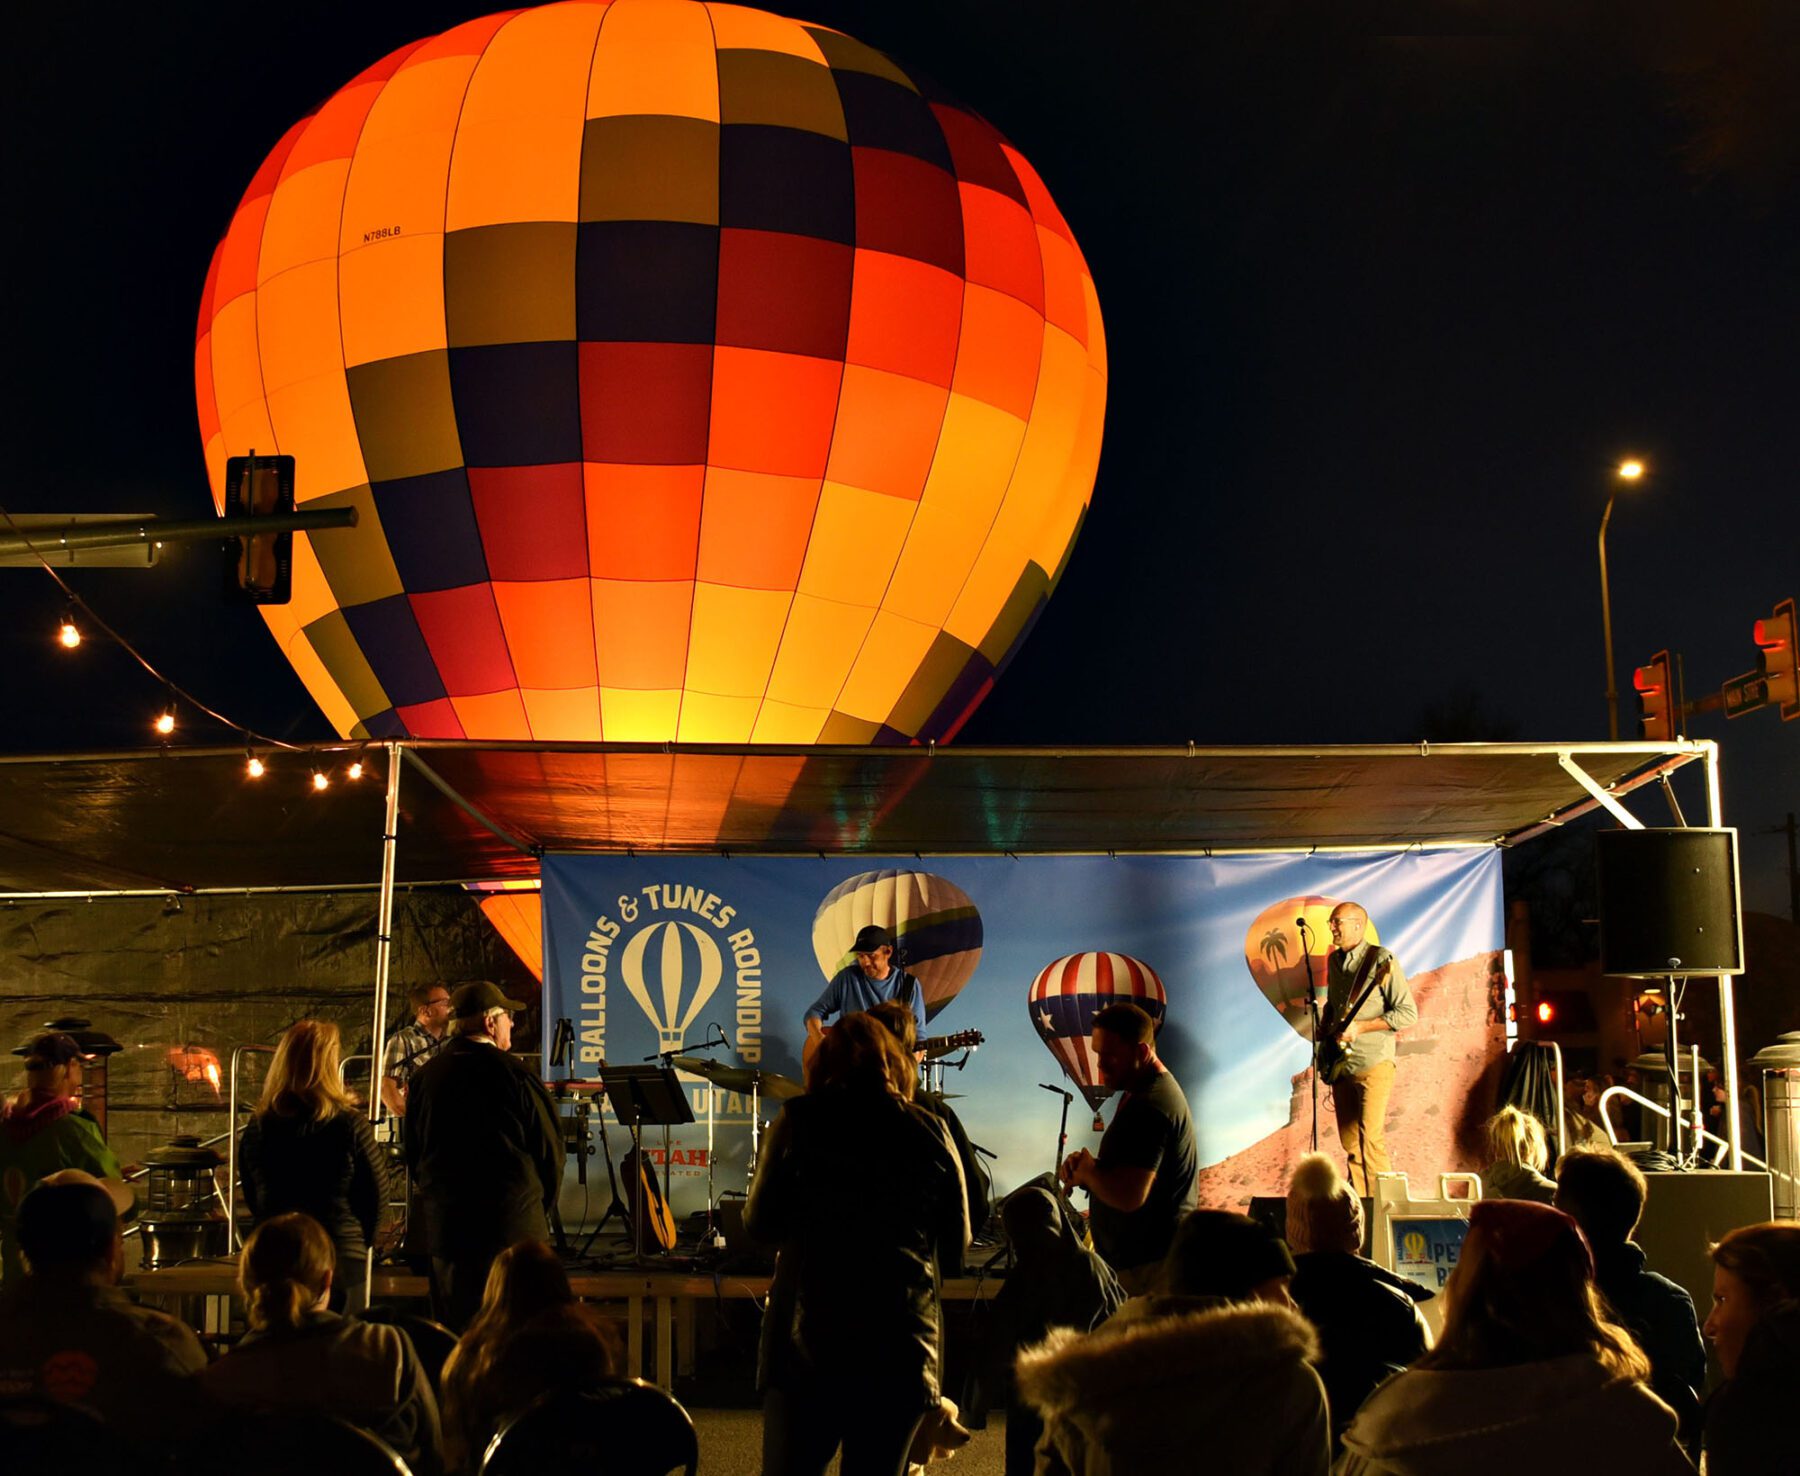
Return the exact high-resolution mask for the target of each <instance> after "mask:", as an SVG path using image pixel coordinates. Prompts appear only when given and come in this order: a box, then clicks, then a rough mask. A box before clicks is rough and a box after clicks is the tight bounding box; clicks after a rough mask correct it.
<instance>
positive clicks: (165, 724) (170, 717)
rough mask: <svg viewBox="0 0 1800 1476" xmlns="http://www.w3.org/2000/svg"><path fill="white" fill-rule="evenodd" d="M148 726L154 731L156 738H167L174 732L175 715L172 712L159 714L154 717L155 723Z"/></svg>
mask: <svg viewBox="0 0 1800 1476" xmlns="http://www.w3.org/2000/svg"><path fill="white" fill-rule="evenodd" d="M150 726H151V727H153V728H154V729H156V731H157V734H158V736H160V737H163V738H167V737H168V736H169V734H171V733H173V732H174V731H175V714H174V713H172V712H159V713H158V714H157V715H156V721H155V722H153V723H152V724H151V725H150Z"/></svg>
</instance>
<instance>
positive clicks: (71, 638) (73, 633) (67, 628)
mask: <svg viewBox="0 0 1800 1476" xmlns="http://www.w3.org/2000/svg"><path fill="white" fill-rule="evenodd" d="M56 639H57V641H58V642H59V643H60V644H61V645H62V647H63V649H64V650H67V651H73V650H74V649H75V648H76V647H77V646H79V645H80V644H81V627H80V626H79V625H77V624H76V623H75V612H74V611H73V610H71V611H70V612H69V613H68V614H67V615H65V616H63V618H62V625H61V627H60V628H59V629H58V630H57V632H56Z"/></svg>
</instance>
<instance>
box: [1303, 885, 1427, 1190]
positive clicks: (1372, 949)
mask: <svg viewBox="0 0 1800 1476" xmlns="http://www.w3.org/2000/svg"><path fill="white" fill-rule="evenodd" d="M1329 926H1330V929H1331V941H1332V942H1333V943H1334V944H1335V945H1336V946H1335V947H1334V948H1333V949H1332V950H1331V956H1330V957H1329V958H1328V959H1327V960H1326V964H1325V1026H1324V1031H1325V1038H1326V1040H1327V1041H1329V1042H1334V1043H1335V1044H1336V1045H1337V1046H1339V1047H1340V1048H1341V1049H1342V1050H1343V1051H1344V1052H1345V1053H1347V1059H1346V1061H1345V1067H1346V1069H1345V1070H1344V1071H1343V1072H1342V1073H1341V1074H1339V1075H1338V1076H1337V1077H1336V1078H1335V1079H1333V1078H1332V1077H1331V1076H1330V1075H1329V1074H1327V1075H1326V1079H1327V1080H1329V1081H1331V1102H1332V1106H1333V1107H1334V1108H1335V1109H1336V1111H1337V1124H1338V1141H1339V1142H1341V1143H1342V1144H1343V1145H1344V1157H1345V1160H1346V1163H1347V1168H1348V1172H1347V1174H1346V1177H1347V1178H1348V1179H1349V1180H1350V1184H1351V1187H1352V1188H1354V1189H1355V1190H1356V1192H1357V1193H1358V1194H1373V1193H1374V1192H1375V1187H1374V1186H1375V1176H1376V1175H1377V1174H1381V1173H1385V1172H1387V1170H1389V1169H1390V1168H1392V1167H1393V1160H1392V1159H1390V1158H1389V1157H1388V1150H1387V1106H1388V1098H1389V1097H1390V1096H1391V1095H1392V1094H1393V1090H1394V1036H1395V1034H1396V1033H1397V1032H1399V1031H1402V1030H1404V1029H1406V1027H1407V1026H1409V1025H1411V1024H1412V1023H1413V1022H1414V1021H1416V1020H1417V1019H1418V1018H1419V1012H1418V1009H1417V1008H1416V1007H1415V1006H1414V1005H1413V998H1412V991H1411V990H1410V989H1408V988H1407V985H1406V975H1405V974H1404V973H1403V972H1402V971H1401V968H1400V963H1399V960H1397V959H1396V958H1395V957H1394V955H1393V954H1392V953H1390V952H1389V951H1388V950H1387V949H1385V948H1383V947H1381V945H1380V944H1378V943H1369V942H1366V941H1365V940H1364V938H1363V933H1364V932H1365V930H1366V929H1367V928H1368V926H1369V914H1368V913H1367V912H1366V911H1365V910H1364V909H1363V908H1362V907H1359V906H1358V905H1357V904H1356V903H1354V902H1342V903H1339V904H1338V906H1337V907H1335V908H1334V909H1333V910H1332V913H1331V921H1330V924H1329ZM1384 968H1385V971H1386V972H1385V976H1384V977H1382V979H1381V982H1380V984H1379V985H1378V986H1376V987H1375V988H1374V989H1369V988H1368V985H1369V981H1370V980H1371V979H1373V978H1375V977H1376V976H1377V974H1378V973H1379V972H1380V971H1382V970H1383V969H1384ZM1365 991H1366V992H1367V997H1366V998H1363V997H1362V996H1364V994H1365ZM1359 998H1360V999H1361V1004H1360V1007H1359V1008H1357V1010H1356V1011H1355V1017H1354V1018H1353V1019H1345V1018H1343V1017H1344V1016H1346V1015H1347V1014H1349V1013H1350V1007H1351V1006H1352V1005H1353V1004H1356V1003H1357V1001H1358V1000H1359Z"/></svg>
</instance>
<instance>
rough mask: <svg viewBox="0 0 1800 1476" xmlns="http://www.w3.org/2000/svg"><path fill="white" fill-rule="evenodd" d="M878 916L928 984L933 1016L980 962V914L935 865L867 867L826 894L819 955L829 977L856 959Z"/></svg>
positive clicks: (817, 928) (816, 918)
mask: <svg viewBox="0 0 1800 1476" xmlns="http://www.w3.org/2000/svg"><path fill="white" fill-rule="evenodd" d="M870 923H877V924H879V925H880V926H882V927H884V928H886V929H887V930H888V931H889V932H891V933H892V934H893V935H894V943H895V953H896V956H897V957H898V958H899V960H900V962H901V964H902V965H903V966H904V967H905V968H906V970H907V971H908V972H909V973H911V974H912V975H913V976H914V977H916V978H917V979H918V981H919V984H920V987H921V988H923V989H924V991H925V1015H926V1018H927V1019H931V1018H934V1017H935V1016H936V1015H937V1013H938V1011H940V1010H941V1009H943V1008H944V1006H945V1005H947V1004H949V1003H950V1001H951V1000H953V999H955V998H956V996H957V994H958V992H959V991H960V990H961V989H962V987H963V985H965V984H967V983H968V982H969V980H970V979H971V978H972V977H973V976H974V973H975V966H976V965H977V964H979V963H980V962H981V939H982V931H981V914H980V913H979V912H978V911H976V909H975V904H974V903H973V902H972V901H970V900H969V894H968V893H967V892H965V891H964V890H963V889H962V888H961V887H959V886H957V885H956V883H955V882H951V881H946V880H945V879H944V878H943V877H941V876H933V875H932V874H931V873H930V872H929V871H865V872H862V873H861V874H860V875H857V876H853V877H851V878H850V879H849V880H848V881H844V882H840V883H839V884H838V885H837V886H835V887H833V888H832V889H831V890H830V891H829V892H827V893H826V894H825V900H824V901H823V902H821V903H820V904H819V910H818V911H817V912H816V913H814V914H813V956H814V957H815V958H817V959H818V961H819V969H820V971H821V972H822V973H823V974H824V975H825V977H826V978H827V979H830V978H832V977H833V976H834V975H835V974H836V973H837V972H838V970H840V969H842V968H844V967H845V966H847V965H848V964H849V963H850V962H851V961H852V954H851V952H850V946H851V944H852V943H854V942H855V941H856V935H857V933H858V932H859V931H860V930H861V929H862V928H864V927H866V926H868V925H869V924H870Z"/></svg>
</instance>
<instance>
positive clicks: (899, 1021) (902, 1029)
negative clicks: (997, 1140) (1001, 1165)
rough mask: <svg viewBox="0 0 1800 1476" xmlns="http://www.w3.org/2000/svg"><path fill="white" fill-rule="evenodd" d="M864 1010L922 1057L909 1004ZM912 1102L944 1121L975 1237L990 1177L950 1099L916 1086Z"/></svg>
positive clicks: (892, 1002) (887, 1002) (983, 1220)
mask: <svg viewBox="0 0 1800 1476" xmlns="http://www.w3.org/2000/svg"><path fill="white" fill-rule="evenodd" d="M863 1013H864V1014H866V1015H867V1016H868V1017H869V1018H870V1019H871V1020H874V1021H876V1022H877V1023H878V1024H881V1025H885V1026H886V1027H887V1029H888V1033H889V1034H891V1035H892V1036H893V1037H894V1039H895V1040H897V1041H899V1043H900V1049H901V1050H903V1051H905V1052H906V1054H907V1055H909V1056H911V1057H913V1058H914V1059H915V1060H922V1059H923V1057H922V1055H921V1053H920V1052H919V1049H918V1043H919V1029H918V1023H917V1021H916V1019H915V1018H914V1016H913V1011H912V1006H911V1005H907V1004H902V1003H901V1002H900V1001H899V1000H897V999H884V1000H883V1001H882V1002H881V1003H880V1004H878V1005H872V1006H871V1007H870V1008H868V1009H867V1010H864V1011H863ZM913 1105H914V1106H915V1107H923V1108H924V1109H925V1110H926V1111H927V1112H929V1113H930V1114H931V1115H932V1116H933V1117H935V1118H937V1120H938V1121H939V1122H941V1123H943V1125H944V1131H945V1132H947V1133H948V1134H950V1144H951V1146H952V1147H953V1148H955V1149H956V1161H957V1162H958V1163H960V1164H961V1165H962V1171H963V1188H964V1190H965V1191H966V1193H967V1196H968V1200H969V1234H970V1236H971V1238H973V1237H975V1236H978V1235H979V1234H980V1233H981V1231H982V1230H983V1229H984V1228H985V1227H986V1225H987V1222H988V1196H989V1194H991V1193H992V1192H993V1180H992V1179H991V1178H990V1177H989V1176H988V1171H987V1170H986V1169H985V1168H983V1167H982V1164H981V1155H980V1154H979V1153H977V1152H976V1151H975V1144H974V1143H973V1142H972V1141H971V1140H970V1138H969V1133H968V1129H967V1128H965V1127H964V1126H963V1125H962V1119H961V1118H960V1117H958V1116H957V1115H956V1112H955V1111H954V1109H952V1107H951V1106H950V1099H949V1098H948V1097H947V1096H945V1095H944V1093H942V1092H932V1091H927V1090H926V1089H925V1088H924V1087H922V1086H919V1087H915V1088H914V1090H913Z"/></svg>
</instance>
